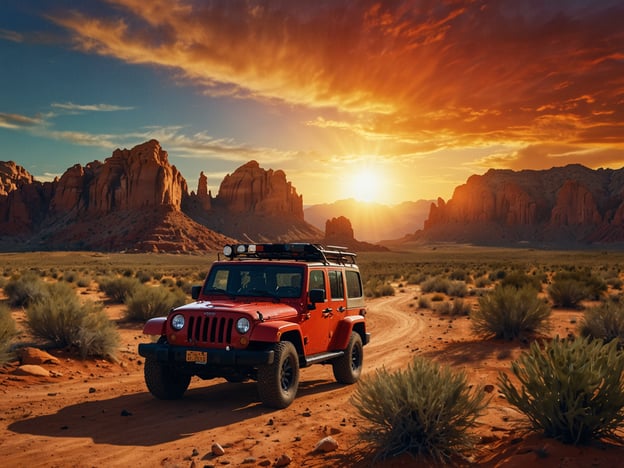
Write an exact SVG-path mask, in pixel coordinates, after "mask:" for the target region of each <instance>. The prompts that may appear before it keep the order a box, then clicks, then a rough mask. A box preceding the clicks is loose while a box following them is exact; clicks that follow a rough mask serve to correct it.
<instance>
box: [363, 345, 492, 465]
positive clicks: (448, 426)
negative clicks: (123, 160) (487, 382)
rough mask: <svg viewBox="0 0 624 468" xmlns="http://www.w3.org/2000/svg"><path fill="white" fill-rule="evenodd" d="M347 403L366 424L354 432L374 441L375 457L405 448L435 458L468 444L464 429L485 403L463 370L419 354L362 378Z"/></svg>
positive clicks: (450, 454)
mask: <svg viewBox="0 0 624 468" xmlns="http://www.w3.org/2000/svg"><path fill="white" fill-rule="evenodd" d="M351 402H352V404H353V405H354V406H355V408H356V409H357V411H358V412H359V413H360V415H362V416H363V417H364V418H365V419H367V420H368V421H369V423H370V424H369V425H368V426H364V427H362V428H361V429H360V437H361V439H362V440H364V441H366V442H368V443H371V444H372V445H374V446H376V448H377V457H378V458H381V459H385V458H388V457H392V456H396V455H400V454H402V453H405V452H407V453H411V454H413V455H426V456H431V457H433V458H434V459H437V460H439V461H448V460H449V459H450V458H452V457H453V456H455V455H459V454H461V453H462V452H464V451H466V450H468V449H471V448H472V446H473V443H474V440H475V439H474V436H473V435H472V434H470V433H469V432H468V429H470V428H472V427H473V426H474V425H475V424H476V419H477V418H478V417H479V416H480V415H481V414H482V412H483V410H484V409H485V406H486V404H487V403H486V401H485V393H484V391H483V390H482V389H480V388H479V389H476V390H474V391H473V392H471V391H470V385H468V383H467V381H466V376H465V374H464V373H462V372H457V373H455V372H453V371H452V370H451V369H450V368H449V367H444V366H440V365H439V364H437V363H436V362H435V361H431V360H427V359H425V358H423V357H419V356H417V357H416V358H414V360H413V361H412V363H411V364H410V365H409V366H408V367H407V369H405V370H399V371H396V372H389V371H387V370H386V369H385V368H382V369H378V370H376V371H375V374H374V375H372V376H371V377H368V378H364V379H362V380H361V381H360V382H359V383H358V386H357V388H356V390H355V393H354V395H353V397H352V398H351Z"/></svg>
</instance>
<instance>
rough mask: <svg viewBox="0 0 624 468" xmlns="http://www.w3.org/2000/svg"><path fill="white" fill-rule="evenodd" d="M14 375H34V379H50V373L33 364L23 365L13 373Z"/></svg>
mask: <svg viewBox="0 0 624 468" xmlns="http://www.w3.org/2000/svg"><path fill="white" fill-rule="evenodd" d="M13 373H14V374H15V375H34V376H36V377H50V372H49V371H47V370H46V369H44V368H43V367H41V366H37V365H35V364H24V365H23V366H19V367H18V368H17V369H15V371H14V372H13Z"/></svg>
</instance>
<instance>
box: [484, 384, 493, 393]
mask: <svg viewBox="0 0 624 468" xmlns="http://www.w3.org/2000/svg"><path fill="white" fill-rule="evenodd" d="M483 390H484V391H485V392H486V393H492V392H493V391H494V385H492V384H488V385H486V386H485V387H483Z"/></svg>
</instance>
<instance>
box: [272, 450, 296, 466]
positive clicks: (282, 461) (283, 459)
mask: <svg viewBox="0 0 624 468" xmlns="http://www.w3.org/2000/svg"><path fill="white" fill-rule="evenodd" d="M291 462H292V458H290V456H288V455H287V454H285V453H284V454H282V455H280V456H279V458H278V459H277V460H275V465H273V466H276V467H280V466H288V465H290V463H291Z"/></svg>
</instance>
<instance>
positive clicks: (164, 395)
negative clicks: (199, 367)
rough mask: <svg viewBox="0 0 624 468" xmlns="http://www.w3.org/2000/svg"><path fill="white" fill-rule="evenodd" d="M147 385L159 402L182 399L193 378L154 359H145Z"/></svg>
mask: <svg viewBox="0 0 624 468" xmlns="http://www.w3.org/2000/svg"><path fill="white" fill-rule="evenodd" d="M143 371H144V374H145V383H146V385H147V388H148V389H149V391H150V393H151V394H152V395H154V396H155V397H156V398H158V399H159V400H177V399H179V398H182V395H184V392H185V391H186V389H187V388H188V386H189V384H190V383H191V376H190V375H189V374H184V373H182V372H179V371H177V370H176V369H175V368H173V367H172V366H170V365H168V364H164V363H162V362H158V361H157V360H155V359H152V358H146V359H145V365H144V368H143Z"/></svg>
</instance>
